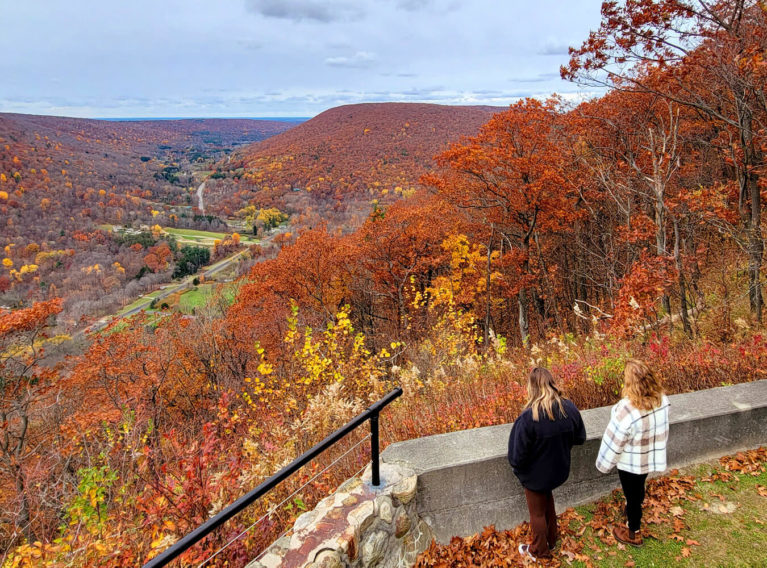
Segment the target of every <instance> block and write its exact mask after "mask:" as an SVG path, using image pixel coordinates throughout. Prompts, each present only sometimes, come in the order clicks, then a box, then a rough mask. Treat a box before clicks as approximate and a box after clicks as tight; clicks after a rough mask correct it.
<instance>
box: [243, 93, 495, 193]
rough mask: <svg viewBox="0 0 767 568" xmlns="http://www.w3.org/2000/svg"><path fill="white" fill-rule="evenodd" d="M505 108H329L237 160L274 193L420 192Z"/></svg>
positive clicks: (380, 105)
mask: <svg viewBox="0 0 767 568" xmlns="http://www.w3.org/2000/svg"><path fill="white" fill-rule="evenodd" d="M504 108H505V107H491V106H448V105H436V104H426V103H364V104H355V105H345V106H340V107H335V108H332V109H330V110H327V111H325V112H323V113H321V114H319V115H317V116H316V117H314V118H312V119H310V120H308V121H306V122H304V123H301V124H299V125H297V126H295V127H294V128H291V129H290V130H288V131H286V132H284V133H282V134H278V135H276V136H273V137H271V138H269V139H267V140H264V141H263V142H259V143H257V144H253V145H250V146H247V147H244V148H242V149H241V150H239V151H238V152H237V153H236V155H235V157H234V158H233V159H232V162H233V163H234V164H235V167H244V168H245V171H246V179H248V180H250V181H252V182H254V183H255V184H257V186H258V187H268V188H270V192H271V193H272V194H273V195H274V194H275V193H280V192H288V191H291V190H294V189H302V190H309V191H311V192H312V193H313V194H315V195H317V196H322V197H325V198H333V199H336V200H341V199H344V198H346V197H349V196H352V195H356V196H358V197H359V196H362V195H371V196H376V195H378V194H381V193H384V194H386V193H388V192H391V191H393V190H396V188H398V187H399V188H400V189H406V188H409V187H412V186H414V185H415V184H416V183H417V182H418V179H419V177H420V176H421V175H422V174H423V173H425V172H426V171H428V170H429V169H431V168H432V167H433V166H434V160H433V158H434V156H435V155H436V154H438V153H440V152H441V151H443V150H444V149H445V148H447V147H448V145H449V143H450V142H452V141H457V140H458V139H460V138H461V137H462V136H467V135H472V134H475V133H476V132H477V131H478V129H479V127H480V126H481V125H482V124H484V123H485V122H487V121H488V120H489V119H490V117H491V116H492V115H493V114H495V113H497V112H500V111H502V110H504Z"/></svg>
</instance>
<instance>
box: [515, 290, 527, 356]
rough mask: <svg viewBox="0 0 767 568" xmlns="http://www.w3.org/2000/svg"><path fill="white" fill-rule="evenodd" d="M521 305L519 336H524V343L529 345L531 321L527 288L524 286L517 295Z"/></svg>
mask: <svg viewBox="0 0 767 568" xmlns="http://www.w3.org/2000/svg"><path fill="white" fill-rule="evenodd" d="M517 303H518V305H519V336H520V337H521V338H522V345H527V339H528V337H529V335H530V321H529V319H528V315H527V311H528V307H527V290H525V289H524V288H522V289H521V290H520V291H519V294H518V295H517Z"/></svg>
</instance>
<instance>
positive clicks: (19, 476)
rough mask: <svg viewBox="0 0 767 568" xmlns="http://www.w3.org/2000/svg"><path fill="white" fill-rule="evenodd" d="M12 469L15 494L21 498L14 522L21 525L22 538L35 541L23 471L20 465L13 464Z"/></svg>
mask: <svg viewBox="0 0 767 568" xmlns="http://www.w3.org/2000/svg"><path fill="white" fill-rule="evenodd" d="M13 469H14V472H13V473H14V477H15V482H16V494H17V495H18V496H19V498H20V500H21V509H20V510H19V516H18V518H17V519H18V520H17V523H16V524H17V525H18V526H19V527H21V531H22V532H23V533H24V538H25V539H27V542H35V541H36V540H37V537H36V536H35V533H34V531H33V530H32V525H31V523H30V519H31V515H30V507H29V496H28V495H27V488H26V483H25V482H24V472H23V471H22V470H21V466H20V465H15V466H14V467H13Z"/></svg>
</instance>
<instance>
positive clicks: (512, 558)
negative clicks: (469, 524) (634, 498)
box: [416, 448, 767, 568]
mask: <svg viewBox="0 0 767 568" xmlns="http://www.w3.org/2000/svg"><path fill="white" fill-rule="evenodd" d="M720 463H721V464H722V466H723V467H724V468H725V470H717V471H714V472H712V473H711V474H709V475H707V476H705V477H702V478H700V479H699V480H697V482H705V483H714V482H723V483H728V484H729V483H731V482H736V481H738V477H737V476H736V475H734V473H738V474H741V475H759V474H760V473H761V472H764V471H765V464H767V448H759V449H758V450H750V451H747V452H738V453H737V454H735V455H734V456H726V457H723V458H721V459H720ZM733 472H734V473H733ZM756 490H757V492H758V493H759V495H761V496H763V497H767V487H765V486H763V485H757V486H756ZM712 497H715V498H717V499H716V500H715V501H714V503H715V504H711V503H709V502H707V501H704V500H703V494H702V493H701V492H700V488H699V487H696V479H695V478H694V477H693V476H689V475H680V473H679V471H678V470H672V471H671V472H669V475H667V476H663V477H658V478H654V479H651V480H648V482H647V489H646V497H645V503H644V507H643V522H644V524H645V526H644V528H643V529H642V535H643V537H644V538H645V540H647V539H655V540H658V539H659V538H664V539H669V540H673V541H675V542H678V543H680V544H681V545H682V547H681V553H680V554H681V555H680V556H678V557H677V558H676V560H677V561H681V560H682V559H683V558H689V557H690V556H691V555H692V552H693V547H695V546H700V542H698V541H697V540H695V539H692V538H689V537H687V536H685V534H684V533H685V531H689V530H690V526H689V525H688V524H687V523H686V522H685V521H684V516H685V513H686V511H685V508H684V507H683V506H682V503H683V502H696V501H697V502H699V503H698V508H699V509H701V510H704V511H709V512H713V513H717V514H725V513H732V512H733V511H734V510H735V509H736V508H737V504H736V503H734V502H732V501H728V500H727V499H726V498H725V497H724V495H721V494H719V493H709V494H708V499H711V498H712ZM624 504H625V502H624V500H623V493H622V492H620V491H618V490H616V491H613V492H612V494H611V495H610V497H608V498H607V499H603V500H601V501H599V502H598V503H596V504H595V505H594V511H593V515H592V516H591V518H590V519H588V520H587V519H586V517H584V516H583V515H581V514H579V513H578V512H577V511H575V510H574V509H567V510H566V511H565V512H564V513H562V514H561V515H560V516H559V517H558V526H559V533H560V538H561V542H560V545H559V547H558V549H555V556H554V558H551V559H540V561H539V562H538V563H537V564H536V565H538V566H545V567H564V566H570V565H573V563H575V562H580V563H582V564H584V565H585V566H587V567H593V566H595V565H598V564H599V561H600V560H603V559H604V558H605V557H606V556H607V557H612V556H616V555H617V554H618V552H622V553H625V552H626V548H627V547H625V546H624V545H622V544H621V543H618V542H616V540H615V538H614V537H613V536H612V528H613V527H614V526H615V525H616V524H619V523H623V522H625V518H624V516H623V506H624ZM755 521H756V522H757V523H758V524H760V525H761V524H762V521H759V520H758V519H755ZM647 525H658V526H659V527H660V528H663V527H668V528H669V529H671V533H670V534H667V535H665V536H663V537H659V536H656V535H655V534H653V533H651V532H650V531H649V530H648V527H647ZM663 532H665V531H663ZM530 537H531V534H530V526H529V524H528V523H522V524H521V525H518V526H517V527H515V528H514V529H512V530H509V531H497V530H495V528H494V527H492V526H491V527H486V528H485V529H484V530H483V531H482V533H481V534H479V535H474V536H471V537H467V538H458V537H455V538H453V539H452V540H451V542H450V544H449V545H445V546H441V545H437V544H435V543H432V545H431V546H430V547H429V549H428V550H427V551H426V552H425V553H424V554H422V555H421V556H420V557H419V558H418V561H417V563H416V566H417V567H420V568H427V567H428V568H447V567H452V566H456V567H466V568H470V567H475V566H500V567H515V566H527V565H528V564H526V559H523V558H522V556H520V555H519V553H518V552H517V546H518V545H519V543H526V542H529V541H530ZM624 566H626V567H627V568H632V567H635V566H636V562H635V561H634V560H633V559H632V558H629V559H628V560H627V561H626V563H625V564H624Z"/></svg>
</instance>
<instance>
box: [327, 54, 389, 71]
mask: <svg viewBox="0 0 767 568" xmlns="http://www.w3.org/2000/svg"><path fill="white" fill-rule="evenodd" d="M376 59H377V58H376V55H375V53H370V52H368V51H358V52H357V53H355V54H354V55H352V56H349V57H344V56H342V57H327V58H326V59H325V65H330V66H331V67H350V68H352V69H363V68H366V67H370V66H371V65H373V64H374V63H375V62H376Z"/></svg>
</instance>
